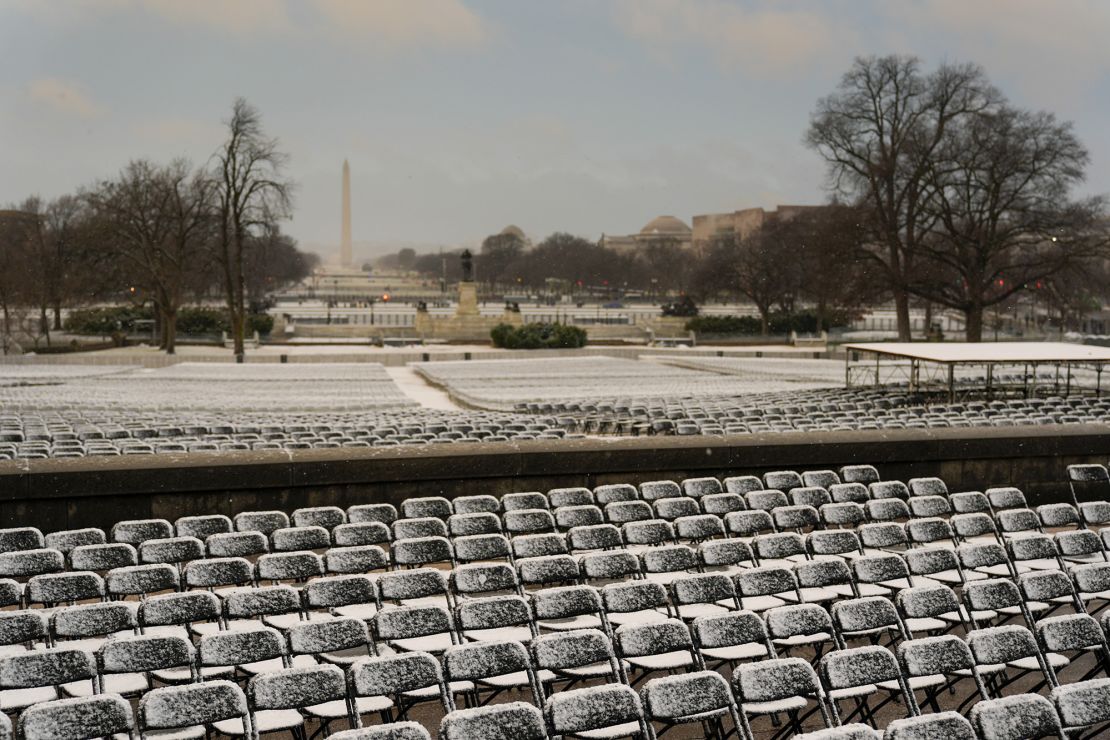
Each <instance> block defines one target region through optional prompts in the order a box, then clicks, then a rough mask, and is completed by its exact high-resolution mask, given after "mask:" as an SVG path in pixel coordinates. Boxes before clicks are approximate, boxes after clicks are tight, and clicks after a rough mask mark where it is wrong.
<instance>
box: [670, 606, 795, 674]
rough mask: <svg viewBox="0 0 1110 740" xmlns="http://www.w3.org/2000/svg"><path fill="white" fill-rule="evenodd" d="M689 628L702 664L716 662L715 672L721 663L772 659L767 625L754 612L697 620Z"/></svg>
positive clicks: (771, 647) (773, 655)
mask: <svg viewBox="0 0 1110 740" xmlns="http://www.w3.org/2000/svg"><path fill="white" fill-rule="evenodd" d="M690 627H691V633H692V635H693V638H694V644H695V647H696V649H697V652H698V654H699V655H701V656H702V661H703V663H705V662H706V661H709V660H713V661H718V665H717V666H716V668H718V669H719V668H720V666H723V665H725V664H728V665H730V666H734V665H735V664H736V663H738V662H740V661H746V660H762V659H764V658H768V657H775V652H774V647H773V646H772V645H771V642H770V638H769V637H768V635H767V625H766V623H765V622H764V621H763V619H762V618H760V616H759V615H758V614H756V613H755V612H750V611H740V612H731V613H729V614H722V615H719V616H705V617H698V618H697V619H695V620H694V622H693V624H691V625H690Z"/></svg>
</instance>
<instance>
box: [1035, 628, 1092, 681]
mask: <svg viewBox="0 0 1110 740" xmlns="http://www.w3.org/2000/svg"><path fill="white" fill-rule="evenodd" d="M1035 630H1036V633H1037V644H1038V646H1039V647H1040V649H1041V652H1042V653H1043V654H1044V656H1045V658H1046V659H1047V663H1048V669H1049V670H1048V673H1049V680H1050V682H1051V683H1052V685H1053V686H1059V685H1060V684H1061V681H1060V678H1059V671H1060V670H1062V668H1063V666H1064V665H1067V663H1066V662H1064V661H1067V660H1069V658H1068V656H1067V655H1066V654H1067V653H1071V654H1074V659H1078V658H1079V656H1080V655H1082V654H1084V653H1090V654H1092V655H1093V656H1094V659H1095V665H1094V667H1093V668H1091V670H1090V671H1088V672H1087V674H1086V675H1084V676H1082V677H1081V678H1079V679H1078V680H1080V681H1087V680H1090V679H1092V678H1093V677H1094V676H1096V675H1097V674H1098V673H1102V675H1103V676H1107V677H1110V647H1108V645H1107V641H1106V633H1105V632H1104V631H1103V629H1102V626H1101V625H1099V623H1098V622H1097V621H1096V620H1095V618H1094V617H1092V616H1089V615H1087V614H1064V615H1061V616H1058V617H1048V618H1047V619H1042V620H1040V621H1038V622H1037V624H1036V627H1035ZM1053 656H1059V657H1058V658H1057V659H1055V660H1054V659H1053ZM1068 683H1070V681H1069V682H1068Z"/></svg>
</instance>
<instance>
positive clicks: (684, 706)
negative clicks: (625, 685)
mask: <svg viewBox="0 0 1110 740" xmlns="http://www.w3.org/2000/svg"><path fill="white" fill-rule="evenodd" d="M640 698H641V701H642V704H643V708H644V713H645V719H646V720H647V730H648V737H649V738H655V737H657V733H656V732H655V728H654V727H653V726H652V722H659V723H660V724H662V725H663V726H664V730H663V731H664V732H665V731H666V730H667V729H669V728H671V727H674V726H677V725H682V724H693V723H698V724H700V725H701V727H702V732H703V733H704V736H705V737H712V738H722V739H723V738H724V737H725V734H726V733H725V729H724V726H723V724H722V722H721V720H722V719H724V718H725V717H730V718H731V719H732V723H733V726H734V727H740V726H741V721H740V717H739V710H738V708H737V706H736V701H735V699H734V697H733V696H732V692H731V691H730V690H729V686H728V682H727V681H726V680H725V679H724V677H723V676H721V674H719V673H717V672H716V671H698V672H695V673H687V674H685V675H677V676H666V677H662V678H653V679H651V680H650V681H648V682H647V683H645V684H644V686H643V688H642V689H641V690H640Z"/></svg>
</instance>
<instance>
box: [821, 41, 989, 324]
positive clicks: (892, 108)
mask: <svg viewBox="0 0 1110 740" xmlns="http://www.w3.org/2000/svg"><path fill="white" fill-rule="evenodd" d="M998 97H999V96H998V93H997V92H996V91H995V90H994V88H992V87H991V86H990V85H989V84H988V83H987V81H986V79H985V77H984V75H983V72H982V71H981V70H980V69H979V68H978V67H976V66H973V65H950V64H945V65H942V66H941V67H940V68H938V69H937V70H936V71H935V72H933V73H932V74H928V75H927V74H925V73H923V72H922V71H921V65H920V62H919V60H917V59H916V58H914V57H906V56H885V57H867V58H859V59H856V61H855V63H854V64H853V65H852V68H851V69H850V70H849V71H848V72H847V73H846V74H845V75H844V77H843V78H842V79H841V82H840V85H839V87H838V89H837V91H836V92H835V93H833V94H832V95H829V96H827V97H825V98H822V99H821V100H820V101H819V102H818V104H817V109H816V110H815V111H814V113H813V115H812V117H811V121H810V127H809V130H808V132H807V134H806V142H807V144H809V146H811V147H812V148H814V149H816V150H817V152H818V153H819V154H820V155H821V156H822V157H823V158H824V159H825V161H826V163H827V165H828V174H829V187H830V189H831V190H832V191H833V192H834V193H835V194H837V195H840V196H843V197H844V198H845V199H846V200H847V201H849V202H851V203H859V204H860V205H864V206H866V207H868V208H870V209H871V210H872V211H873V212H874V215H873V218H872V219H871V220H869V222H868V223H870V224H872V225H873V227H874V229H873V233H872V235H871V241H872V242H873V249H871V250H869V251H868V253H869V254H870V256H871V258H872V259H874V260H875V261H876V262H877V264H878V265H879V266H880V267H881V268H882V270H883V272H884V273H885V276H886V281H887V283H888V285H889V287H890V290H891V292H892V294H893V297H894V304H895V309H896V312H897V317H898V336H899V338H900V339H902V340H907V341H908V340H909V339H910V338H911V336H910V311H909V297H910V283H911V282H912V280H913V277H914V271H915V269H916V266H915V260H916V259H917V256H918V250H919V247H920V243H921V240H922V239H923V237H924V235H925V234H926V233H927V232H928V231H929V229H930V226H931V220H930V219H931V218H932V214H931V213H930V212H929V210H928V209H927V208H926V206H927V204H928V203H929V200H930V198H931V195H932V193H931V189H930V182H929V179H928V174H929V171H930V163H931V162H932V159H933V156H934V154H935V153H936V151H937V150H938V148H940V147H941V146H942V144H943V142H944V141H945V136H946V133H947V131H948V129H949V127H950V126H952V125H953V123H954V122H955V121H958V120H959V119H961V118H962V117H965V116H967V115H970V114H974V113H978V112H980V111H984V110H987V109H989V108H990V107H992V106H993V105H995V104H996V103H997V101H998Z"/></svg>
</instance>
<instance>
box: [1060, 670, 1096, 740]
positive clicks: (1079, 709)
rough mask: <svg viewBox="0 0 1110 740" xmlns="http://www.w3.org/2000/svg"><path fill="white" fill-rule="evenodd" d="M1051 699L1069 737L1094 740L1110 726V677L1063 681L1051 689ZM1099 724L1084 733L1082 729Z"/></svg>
mask: <svg viewBox="0 0 1110 740" xmlns="http://www.w3.org/2000/svg"><path fill="white" fill-rule="evenodd" d="M1050 696H1051V699H1052V702H1053V704H1054V705H1055V706H1056V711H1057V713H1058V714H1059V716H1060V722H1061V724H1062V725H1063V728H1064V730H1065V732H1066V733H1067V736H1068V737H1069V738H1075V739H1078V738H1080V737H1082V738H1084V740H1095V738H1099V737H1103V736H1105V733H1106V731H1107V729H1108V728H1110V725H1108V723H1110V678H1099V679H1094V680H1091V681H1080V682H1078V683H1071V684H1064V685H1063V686H1058V687H1056V688H1055V689H1053V690H1052V693H1051V695H1050ZM1092 727H1097V728H1098V729H1096V730H1095V731H1094V732H1091V733H1089V734H1087V735H1083V734H1082V731H1084V730H1090V729H1091V728H1092Z"/></svg>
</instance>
